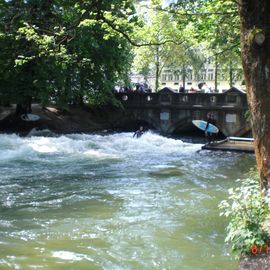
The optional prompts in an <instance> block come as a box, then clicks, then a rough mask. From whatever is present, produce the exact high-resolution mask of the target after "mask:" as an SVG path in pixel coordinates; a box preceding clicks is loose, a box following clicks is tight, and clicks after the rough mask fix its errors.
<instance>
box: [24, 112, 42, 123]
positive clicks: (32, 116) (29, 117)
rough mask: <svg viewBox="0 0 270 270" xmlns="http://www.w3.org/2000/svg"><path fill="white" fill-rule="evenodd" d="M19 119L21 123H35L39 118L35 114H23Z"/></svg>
mask: <svg viewBox="0 0 270 270" xmlns="http://www.w3.org/2000/svg"><path fill="white" fill-rule="evenodd" d="M21 119H22V120H23V121H29V122H31V121H37V120H39V119H40V117H39V116H38V115H36V114H32V113H24V114H22V115H21Z"/></svg>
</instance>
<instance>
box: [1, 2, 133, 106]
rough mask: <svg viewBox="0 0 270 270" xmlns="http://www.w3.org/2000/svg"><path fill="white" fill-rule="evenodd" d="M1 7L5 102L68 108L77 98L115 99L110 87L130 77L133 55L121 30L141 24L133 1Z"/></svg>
mask: <svg viewBox="0 0 270 270" xmlns="http://www.w3.org/2000/svg"><path fill="white" fill-rule="evenodd" d="M1 7H2V8H3V9H1V11H0V49H1V55H0V65H1V70H0V96H1V99H2V100H3V98H4V97H5V98H6V99H8V100H9V101H10V102H16V103H17V102H20V103H25V102H27V100H31V99H35V100H36V101H39V102H41V103H43V104H48V103H49V102H52V103H55V104H58V105H59V106H60V107H64V108H65V107H66V105H67V104H71V103H77V102H78V100H80V102H81V101H85V102H90V101H91V103H95V102H97V103H98V104H99V105H100V104H104V103H106V102H109V103H110V102H111V100H112V99H113V96H112V95H111V89H112V87H113V85H114V84H115V83H116V81H121V80H123V81H124V80H126V77H127V74H128V68H129V64H130V61H131V59H132V55H131V52H130V46H129V44H128V43H127V40H126V38H124V37H123V34H121V31H123V32H124V33H126V34H129V33H131V32H132V29H133V25H134V24H135V23H136V16H133V15H134V11H135V10H134V7H133V4H132V1H129V0H113V1H103V2H101V1H90V0H86V1H76V0H72V1H62V0H57V1H48V0H39V1H20V2H18V1H8V2H1ZM105 19H106V20H107V21H106V20H105ZM118 30H119V31H118ZM7 89H8V91H7ZM93 100H94V101H93Z"/></svg>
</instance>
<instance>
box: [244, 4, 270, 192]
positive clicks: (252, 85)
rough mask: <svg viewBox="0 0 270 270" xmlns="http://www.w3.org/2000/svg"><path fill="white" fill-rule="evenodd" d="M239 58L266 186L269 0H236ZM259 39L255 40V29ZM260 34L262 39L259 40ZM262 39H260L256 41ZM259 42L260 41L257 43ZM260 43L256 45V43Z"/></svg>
mask: <svg viewBox="0 0 270 270" xmlns="http://www.w3.org/2000/svg"><path fill="white" fill-rule="evenodd" d="M239 13H240V19H241V46H242V62H243V68H244V74H245V80H246V87H247V95H248V102H249V107H250V111H251V118H252V130H253V136H254V139H255V153H256V160H257V166H258V170H259V173H260V177H261V186H262V187H265V188H269V186H270V109H269V106H270V27H269V22H270V1H269V0H239ZM258 32H260V33H261V36H260V37H261V39H259V41H258V40H257V41H256V40H255V36H258V35H256V33H258ZM263 36H264V37H265V40H264V41H263ZM260 41H263V42H260ZM260 43H262V44H260ZM259 44H260V45H259Z"/></svg>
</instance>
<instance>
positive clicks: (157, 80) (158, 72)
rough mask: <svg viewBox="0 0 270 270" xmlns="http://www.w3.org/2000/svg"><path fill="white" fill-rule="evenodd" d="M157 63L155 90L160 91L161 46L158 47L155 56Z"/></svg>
mask: <svg viewBox="0 0 270 270" xmlns="http://www.w3.org/2000/svg"><path fill="white" fill-rule="evenodd" d="M155 58H156V59H155V61H156V63H155V65H156V78H155V92H157V91H158V88H159V74H160V58H159V47H158V46H157V48H156V57H155Z"/></svg>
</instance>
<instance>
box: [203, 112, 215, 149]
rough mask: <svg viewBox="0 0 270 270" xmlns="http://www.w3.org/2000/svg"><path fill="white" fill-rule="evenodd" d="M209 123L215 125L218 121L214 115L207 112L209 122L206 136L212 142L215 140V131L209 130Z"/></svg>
mask: <svg viewBox="0 0 270 270" xmlns="http://www.w3.org/2000/svg"><path fill="white" fill-rule="evenodd" d="M209 124H213V125H215V124H216V121H215V119H214V117H213V115H212V114H210V113H208V114H207V124H206V127H205V137H206V139H207V140H208V143H209V144H210V143H211V142H212V141H213V140H214V133H212V132H209V131H207V128H208V126H209Z"/></svg>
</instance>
